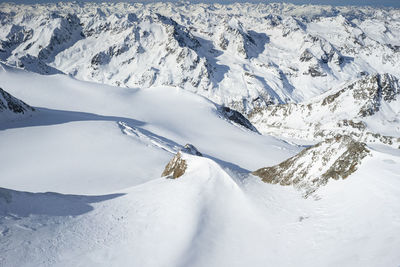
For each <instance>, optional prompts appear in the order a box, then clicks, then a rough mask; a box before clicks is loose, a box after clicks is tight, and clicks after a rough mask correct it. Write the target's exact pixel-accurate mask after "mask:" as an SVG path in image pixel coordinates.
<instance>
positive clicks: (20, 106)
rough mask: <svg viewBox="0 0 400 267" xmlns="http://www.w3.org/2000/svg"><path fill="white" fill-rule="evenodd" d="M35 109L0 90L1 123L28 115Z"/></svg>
mask: <svg viewBox="0 0 400 267" xmlns="http://www.w3.org/2000/svg"><path fill="white" fill-rule="evenodd" d="M33 111H35V109H34V108H33V107H31V106H29V105H28V104H26V103H24V102H23V101H21V100H19V99H18V98H15V97H13V96H12V95H10V94H9V93H7V92H6V91H4V90H3V89H2V88H0V121H1V120H7V119H14V118H18V117H22V116H24V115H28V114H29V113H31V112H33Z"/></svg>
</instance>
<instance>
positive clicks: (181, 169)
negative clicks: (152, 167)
mask: <svg viewBox="0 0 400 267" xmlns="http://www.w3.org/2000/svg"><path fill="white" fill-rule="evenodd" d="M184 154H190V155H193V156H200V157H201V156H203V155H202V154H201V153H200V152H199V151H198V150H197V148H196V147H195V146H194V145H192V144H186V145H185V146H184V147H183V148H182V149H181V150H180V151H178V153H176V155H175V156H174V157H173V158H172V159H171V160H170V162H168V164H167V166H165V169H164V171H163V173H162V174H161V177H165V176H167V177H171V178H173V179H176V178H179V177H181V176H182V175H184V174H185V171H186V169H187V162H186V160H185V159H184Z"/></svg>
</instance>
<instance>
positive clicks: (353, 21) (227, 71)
mask: <svg viewBox="0 0 400 267" xmlns="http://www.w3.org/2000/svg"><path fill="white" fill-rule="evenodd" d="M1 10H2V13H1V16H0V25H1V27H2V31H1V33H0V40H1V43H0V51H1V52H0V59H1V60H2V61H3V62H7V63H8V64H10V65H13V66H17V67H21V68H24V69H27V70H30V71H34V72H38V73H41V74H54V73H65V74H68V75H71V76H73V77H75V78H77V79H80V80H85V81H94V82H99V83H104V84H109V85H117V86H122V87H150V86H162V85H168V86H178V87H180V88H184V89H186V90H189V91H192V92H196V93H198V94H200V95H203V96H206V97H207V98H209V99H211V100H213V101H214V102H216V103H218V104H223V105H225V106H229V107H231V108H233V109H236V110H238V111H239V112H242V113H245V114H247V113H249V112H251V111H252V110H253V109H254V108H255V107H266V106H268V105H270V104H272V103H275V104H277V103H281V104H282V103H289V102H295V103H297V102H300V101H304V100H308V99H309V98H310V97H314V96H317V95H319V94H321V93H323V92H325V91H327V90H328V89H330V88H334V87H337V86H338V85H341V84H343V83H344V82H348V81H353V80H355V79H357V78H359V77H362V76H363V75H365V74H375V73H389V74H392V75H396V76H399V75H400V71H399V70H400V29H399V27H400V26H399V25H400V19H399V11H398V10H391V9H386V10H385V9H373V8H368V7H365V8H359V7H358V8H349V7H329V6H318V7H316V8H314V7H312V6H295V5H291V4H270V5H263V4H259V5H255V4H234V5H218V4H215V5H207V4H196V5H194V4H188V3H182V4H171V3H154V4H147V5H143V4H125V3H117V4H90V3H86V4H72V3H65V4H62V3H59V4H53V5H52V4H49V5H41V6H20V5H13V4H6V3H3V4H1Z"/></svg>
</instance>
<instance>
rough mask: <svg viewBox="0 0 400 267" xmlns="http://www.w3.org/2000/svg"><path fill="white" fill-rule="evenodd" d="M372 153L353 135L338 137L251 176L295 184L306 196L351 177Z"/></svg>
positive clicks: (282, 183)
mask: <svg viewBox="0 0 400 267" xmlns="http://www.w3.org/2000/svg"><path fill="white" fill-rule="evenodd" d="M369 152H370V151H369V150H368V148H367V147H366V145H365V144H364V143H361V142H357V141H355V140H354V139H353V138H351V137H350V136H346V135H337V136H336V137H334V138H330V139H327V140H325V141H323V142H320V143H318V144H316V145H314V146H311V147H309V148H306V149H304V150H303V151H301V152H300V153H299V154H297V155H296V156H294V157H291V158H289V159H287V160H285V161H283V162H281V163H280V164H278V165H275V166H272V167H266V168H261V169H259V170H256V171H254V172H253V173H252V174H254V175H256V176H259V177H260V178H261V179H262V180H263V181H264V182H266V183H271V184H280V185H293V186H294V187H296V188H298V189H299V190H301V191H302V192H304V196H305V197H307V196H309V195H310V194H312V193H313V192H315V191H316V190H317V189H318V188H319V187H320V186H323V185H325V184H327V183H328V181H329V180H330V179H335V180H339V179H345V178H347V177H348V176H350V175H351V174H352V173H354V172H355V171H356V170H357V168H358V166H359V165H360V164H361V161H362V160H363V159H364V158H365V157H366V156H367V155H368V154H369Z"/></svg>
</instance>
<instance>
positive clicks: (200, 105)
mask: <svg viewBox="0 0 400 267" xmlns="http://www.w3.org/2000/svg"><path fill="white" fill-rule="evenodd" d="M0 87H2V88H7V90H8V91H9V92H10V93H12V94H13V95H15V96H17V97H20V98H21V99H24V100H25V101H27V102H29V103H30V104H31V105H32V106H34V107H35V108H36V109H37V110H38V114H37V115H35V116H34V117H33V118H30V119H27V120H22V121H17V122H10V123H6V124H3V123H2V124H1V125H0V129H1V130H0V136H1V137H0V147H1V148H2V151H3V153H1V155H0V161H1V162H3V163H5V164H4V166H3V167H2V168H1V169H0V177H2V186H4V187H7V188H12V189H17V190H29V191H55V192H62V193H75V194H99V193H101V194H103V193H107V192H109V191H115V190H118V189H122V188H126V187H129V186H133V185H136V184H139V183H142V182H144V181H148V179H150V178H151V177H158V176H159V175H160V174H161V172H162V169H163V167H164V165H165V164H166V162H168V160H169V158H170V156H171V153H175V152H176V151H177V149H179V148H180V147H182V146H183V145H185V144H186V143H192V144H194V145H195V146H196V147H198V148H199V150H200V151H202V153H204V154H206V155H208V156H209V157H213V158H215V159H217V160H219V161H221V162H222V161H224V162H227V163H230V164H232V165H238V166H240V167H241V168H244V169H250V170H253V169H256V168H260V167H262V166H264V165H265V164H266V163H268V164H272V163H278V162H279V161H280V160H283V159H285V158H287V157H290V156H292V155H293V154H295V153H296V152H297V151H299V149H300V148H297V147H293V146H291V145H289V144H287V143H284V142H282V141H279V140H277V139H275V138H273V137H269V136H262V135H259V134H257V133H255V132H253V131H251V130H248V129H246V128H244V127H239V126H237V125H235V124H232V123H230V121H229V120H226V119H223V118H221V116H220V113H219V111H218V107H217V106H216V105H215V104H213V103H212V102H210V101H208V100H207V99H205V98H203V97H200V96H198V95H195V94H193V93H190V92H187V91H184V90H182V89H178V88H172V87H163V88H151V89H127V88H118V87H110V86H102V85H98V84H94V83H88V82H81V81H78V80H75V79H72V78H70V77H68V76H64V75H54V76H41V75H38V74H33V73H28V72H26V71H21V70H15V69H13V68H7V67H6V68H5V71H0ZM265 151H271V153H274V155H275V157H274V158H271V157H269V156H268V155H266V154H265ZM243 155H248V156H243ZM250 155H251V156H250ZM21 162H24V166H25V167H24V168H19V166H20V164H21ZM49 162H51V164H49ZM32 177H36V178H35V179H32Z"/></svg>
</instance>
